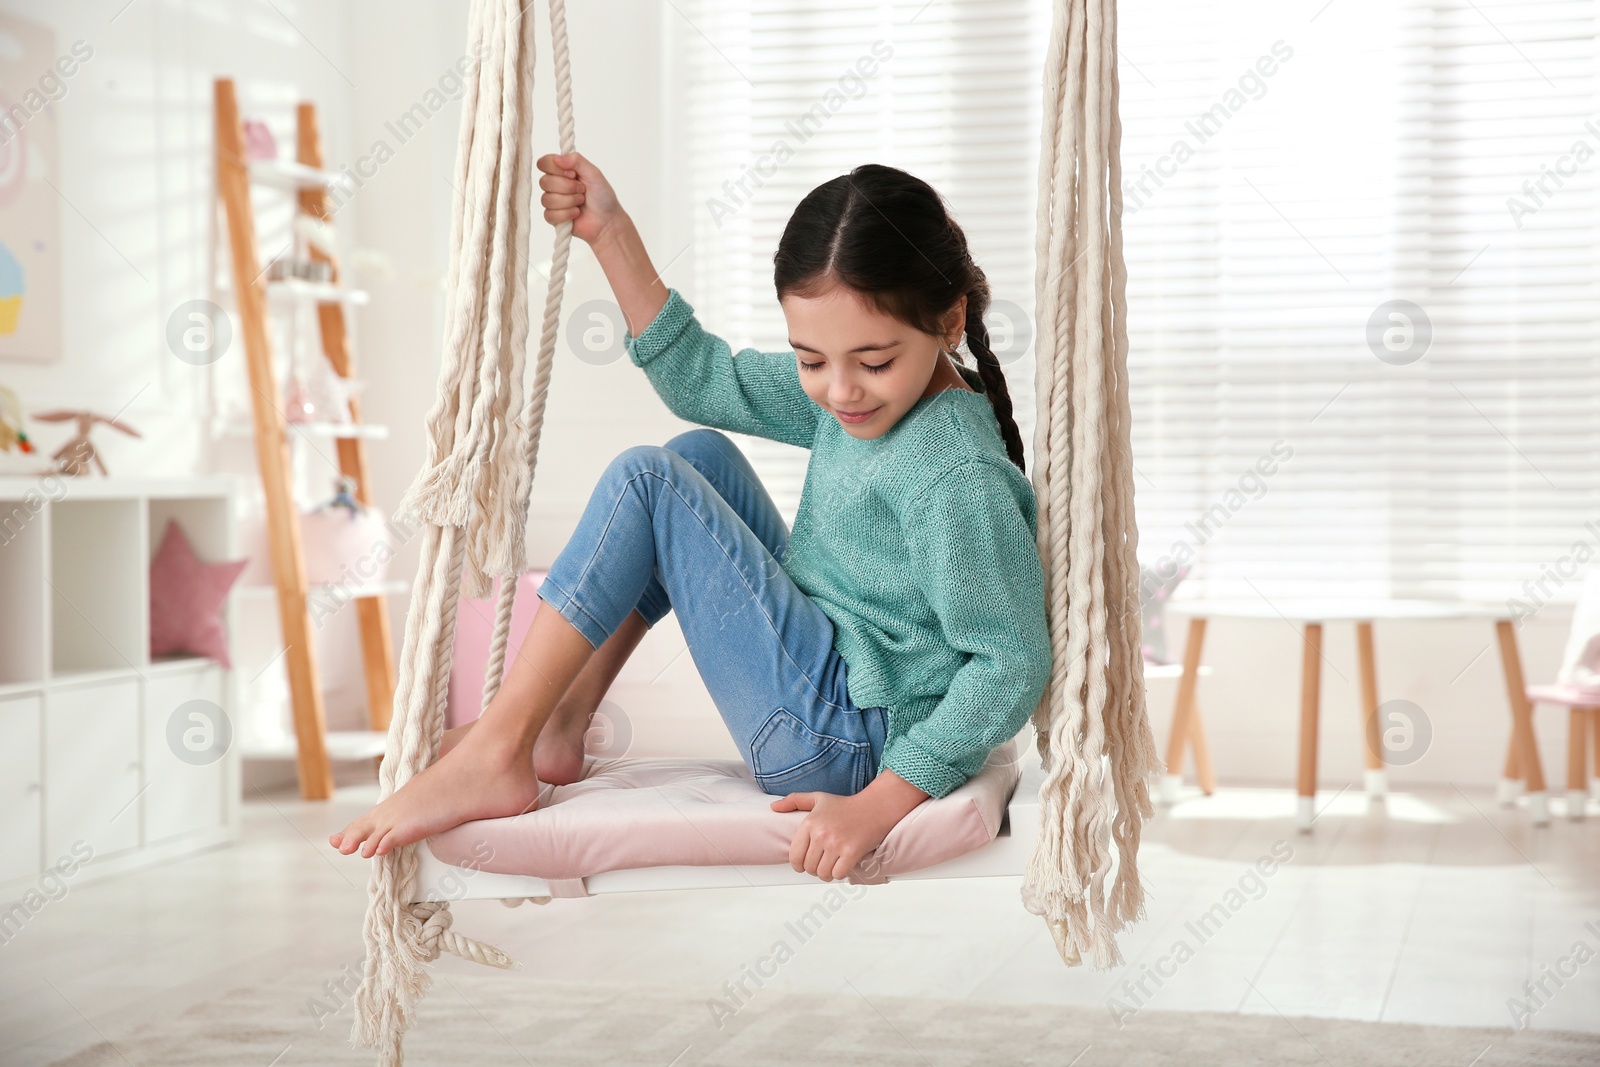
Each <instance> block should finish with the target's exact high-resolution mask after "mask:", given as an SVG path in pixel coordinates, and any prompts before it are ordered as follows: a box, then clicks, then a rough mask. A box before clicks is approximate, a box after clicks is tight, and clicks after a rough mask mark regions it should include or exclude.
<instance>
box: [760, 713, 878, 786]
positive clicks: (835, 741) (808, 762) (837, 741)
mask: <svg viewBox="0 0 1600 1067" xmlns="http://www.w3.org/2000/svg"><path fill="white" fill-rule="evenodd" d="M778 710H779V711H783V712H785V713H786V714H788V715H789V716H791V717H792V718H794V719H795V720H796V721H799V718H800V717H799V716H798V715H795V713H794V712H792V711H789V710H788V709H787V708H779V709H778ZM776 718H777V712H773V714H772V715H770V716H768V718H767V722H769V723H770V722H772V721H774V720H775V719H776ZM766 725H767V724H766V723H763V724H762V725H761V729H763V730H764V729H766ZM801 725H802V726H804V725H805V724H804V723H801ZM807 729H808V730H809V729H810V727H807ZM757 733H758V734H759V733H760V731H757ZM811 733H813V734H816V736H818V737H822V738H826V739H827V741H828V744H827V745H826V746H825V747H823V748H822V749H820V750H819V751H818V752H817V753H816V754H815V755H813V756H812V757H811V758H810V759H804V760H801V761H800V762H799V763H796V764H795V765H794V766H793V767H785V768H784V769H783V770H781V771H768V772H766V773H765V774H757V773H756V771H755V768H754V767H752V768H751V769H750V773H751V774H752V775H754V776H755V778H756V779H757V780H758V781H759V780H760V779H762V778H777V777H781V776H784V775H790V774H793V773H794V772H795V771H798V770H800V769H801V768H802V767H810V766H812V765H813V764H815V763H816V762H817V761H818V760H820V759H821V758H822V757H824V756H826V755H827V754H828V753H829V752H832V751H833V750H834V749H835V748H837V747H839V746H840V745H849V746H855V745H859V744H860V742H859V741H847V740H845V739H844V738H842V737H834V736H833V735H832V734H820V733H817V731H815V730H811ZM767 736H769V737H770V736H771V732H770V731H769V732H768V735H767ZM759 747H760V746H759V745H758V744H756V743H755V741H754V740H752V742H751V745H750V748H751V752H750V757H751V762H752V763H754V762H755V756H756V750H757V749H758V748H759Z"/></svg>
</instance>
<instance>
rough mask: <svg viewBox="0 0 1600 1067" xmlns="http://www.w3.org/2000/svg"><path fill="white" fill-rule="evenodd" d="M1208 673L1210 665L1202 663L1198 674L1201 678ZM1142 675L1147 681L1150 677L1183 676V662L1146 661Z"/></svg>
mask: <svg viewBox="0 0 1600 1067" xmlns="http://www.w3.org/2000/svg"><path fill="white" fill-rule="evenodd" d="M1210 673H1211V668H1210V667H1207V666H1204V665H1202V666H1201V667H1200V671H1199V674H1200V676H1201V677H1202V678H1203V677H1205V676H1206V675H1208V674H1210ZM1144 677H1145V681H1149V680H1150V679H1152V678H1182V677H1183V664H1181V663H1149V662H1147V663H1145V665H1144Z"/></svg>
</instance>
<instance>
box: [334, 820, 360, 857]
mask: <svg viewBox="0 0 1600 1067" xmlns="http://www.w3.org/2000/svg"><path fill="white" fill-rule="evenodd" d="M336 836H337V837H338V838H339V843H338V844H337V845H335V846H334V847H335V848H337V849H338V850H339V851H340V852H342V853H344V854H345V855H346V856H348V855H350V853H352V852H354V851H355V850H356V849H358V848H360V847H361V843H362V842H363V841H365V840H366V839H367V837H368V836H369V831H368V829H367V827H366V826H364V825H363V824H362V823H361V822H360V821H359V820H357V821H356V822H353V823H351V824H350V825H349V826H346V827H345V828H344V830H343V831H341V832H340V833H339V834H337V835H336Z"/></svg>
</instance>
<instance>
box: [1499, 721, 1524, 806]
mask: <svg viewBox="0 0 1600 1067" xmlns="http://www.w3.org/2000/svg"><path fill="white" fill-rule="evenodd" d="M1521 792H1522V754H1521V753H1519V752H1518V751H1517V724H1516V722H1515V721H1513V722H1512V724H1511V736H1509V737H1507V738H1506V769H1505V770H1504V771H1502V772H1501V774H1500V790H1499V794H1498V797H1497V799H1498V800H1499V801H1500V806H1501V807H1502V808H1509V807H1510V806H1511V805H1512V804H1515V803H1516V802H1517V795H1518V794H1519V793H1521Z"/></svg>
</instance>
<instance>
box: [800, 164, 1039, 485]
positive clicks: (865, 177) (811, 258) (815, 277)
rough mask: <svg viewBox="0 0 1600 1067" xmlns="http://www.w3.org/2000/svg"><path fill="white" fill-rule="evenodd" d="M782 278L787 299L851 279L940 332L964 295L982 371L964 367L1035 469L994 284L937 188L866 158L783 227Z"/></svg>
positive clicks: (892, 309) (911, 322)
mask: <svg viewBox="0 0 1600 1067" xmlns="http://www.w3.org/2000/svg"><path fill="white" fill-rule="evenodd" d="M773 281H774V284H775V286H776V288H777V293H778V299H779V300H782V299H783V298H784V297H785V296H789V295H791V294H793V295H795V296H801V297H809V296H817V295H820V294H821V293H822V292H824V291H826V290H827V289H828V288H830V287H831V286H832V285H834V284H836V283H837V284H841V285H844V286H846V287H847V288H850V289H854V290H856V291H857V292H859V293H861V294H863V295H864V296H865V297H866V298H867V299H868V300H870V301H871V302H872V303H873V305H874V306H875V307H876V308H877V309H878V310H879V311H881V312H883V313H884V314H886V315H889V316H891V317H892V318H895V319H898V320H899V321H901V322H903V323H905V324H906V325H908V326H911V327H912V328H914V329H917V330H921V331H922V332H923V333H927V334H932V335H934V336H937V337H940V338H943V337H944V333H945V330H944V325H943V322H944V318H945V316H947V315H948V314H949V313H950V310H951V308H953V307H955V306H956V304H957V302H958V301H960V299H961V298H962V297H963V296H965V297H966V298H967V322H966V342H967V349H968V350H969V351H970V352H971V353H972V356H973V359H974V361H975V362H976V363H977V370H976V373H974V372H973V371H972V370H971V369H970V368H968V367H966V366H964V365H962V364H961V363H960V362H957V363H956V369H957V370H958V371H959V372H960V374H961V376H962V378H963V379H965V380H966V381H967V383H968V384H969V385H972V386H973V388H975V389H977V390H978V391H979V392H981V393H983V394H984V395H985V396H987V397H988V398H989V403H990V405H991V406H992V407H993V408H994V414H995V421H996V422H997V423H998V424H999V427H1000V436H1001V439H1002V440H1004V441H1005V445H1006V453H1007V455H1009V456H1010V457H1011V462H1013V463H1015V464H1016V465H1017V469H1018V470H1021V471H1022V472H1023V473H1024V474H1026V473H1027V468H1026V467H1025V466H1024V465H1023V453H1022V434H1021V432H1020V431H1018V429H1017V423H1016V419H1015V417H1014V416H1013V414H1012V405H1011V391H1010V389H1009V388H1008V387H1007V385H1006V378H1005V374H1004V373H1002V372H1001V370H1000V360H999V358H998V357H996V356H995V354H994V350H993V349H992V348H991V347H990V346H989V330H988V328H987V327H986V326H985V325H984V322H983V316H984V314H985V313H986V312H987V311H988V310H989V299H990V295H989V280H988V278H986V277H985V276H984V273H983V271H982V270H981V269H979V267H978V265H977V264H976V263H974V262H973V261H972V256H971V254H970V253H969V252H968V251H967V237H966V234H965V233H963V232H962V230H961V227H960V226H959V225H957V223H956V221H955V219H954V218H953V217H952V216H951V214H950V211H949V209H948V208H947V207H946V205H945V202H944V200H943V199H942V198H941V197H940V196H939V194H938V193H937V192H936V191H935V190H934V188H933V187H932V186H931V185H929V184H928V183H927V182H925V181H923V180H922V179H921V178H917V177H914V176H913V175H911V174H908V173H907V172H905V171H903V170H900V169H898V168H895V167H888V166H884V165H882V164H879V163H863V164H862V165H861V166H859V167H856V168H855V169H854V170H852V171H851V172H850V173H849V174H841V175H840V176H839V177H837V178H834V179H832V180H830V181H827V182H824V183H823V184H821V185H819V186H817V187H816V188H815V189H813V190H811V192H809V193H807V194H806V196H805V199H803V200H801V201H800V203H799V205H798V206H797V207H796V208H795V210H794V214H793V215H791V216H790V218H789V222H788V224H787V225H786V226H785V227H784V229H783V236H782V237H781V238H780V239H779V241H778V251H777V253H776V254H775V255H774V256H773Z"/></svg>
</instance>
